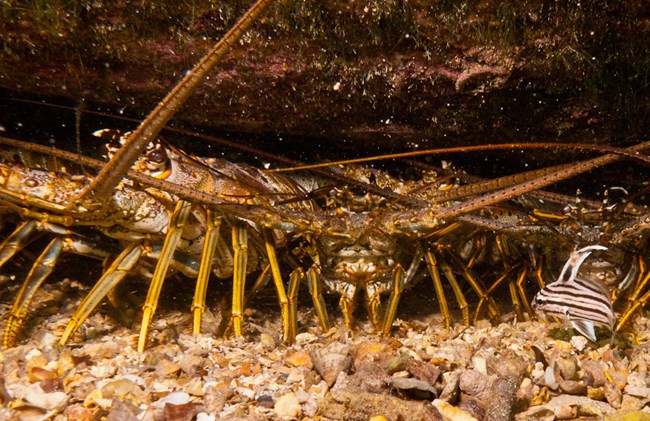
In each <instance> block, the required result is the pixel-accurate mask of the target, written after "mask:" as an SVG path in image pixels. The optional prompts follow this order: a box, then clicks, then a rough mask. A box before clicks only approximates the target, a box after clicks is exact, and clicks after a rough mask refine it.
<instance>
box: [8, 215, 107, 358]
mask: <svg viewBox="0 0 650 421" xmlns="http://www.w3.org/2000/svg"><path fill="white" fill-rule="evenodd" d="M36 229H39V230H42V231H51V232H59V233H62V232H63V233H65V237H63V238H61V237H57V238H55V239H53V240H52V241H51V242H50V243H49V244H48V245H47V246H46V247H45V249H44V250H43V252H42V253H41V255H40V256H39V257H38V258H37V259H36V261H35V262H34V264H33V266H32V269H31V270H30V272H29V274H28V275H27V277H26V278H25V281H24V282H23V285H22V287H21V289H20V291H19V292H18V295H17V296H16V298H15V300H14V304H13V307H12V309H11V311H10V312H9V317H8V319H7V324H6V326H5V334H4V341H3V346H4V347H5V348H9V347H11V346H13V345H14V344H15V341H16V337H17V336H18V333H19V332H20V329H21V328H22V326H23V323H24V319H25V317H26V316H27V310H28V308H29V305H30V303H31V301H32V298H33V297H34V294H35V293H36V291H37V290H38V288H39V287H40V286H41V285H42V284H43V282H44V281H45V280H46V279H47V277H48V276H49V275H50V274H51V273H52V271H53V270H54V268H55V266H56V264H57V262H58V260H59V258H60V256H61V253H64V252H65V253H76V254H81V255H86V256H89V257H96V258H98V259H102V258H104V257H106V256H108V254H109V252H108V251H107V250H102V249H101V248H100V247H99V246H98V245H97V244H94V243H91V242H89V241H88V240H86V239H83V238H81V237H80V236H78V235H76V234H74V233H73V232H71V231H68V230H66V229H64V228H61V227H58V226H56V225H52V224H49V223H39V222H38V221H34V220H28V221H25V222H24V223H23V224H22V225H21V226H19V227H18V228H17V229H16V230H15V231H14V232H13V233H12V234H11V235H10V236H9V238H8V239H7V240H6V241H5V242H4V243H3V245H2V247H1V248H2V250H1V251H2V252H4V253H2V254H3V256H4V258H3V260H4V262H6V261H7V260H8V259H9V258H10V257H12V256H13V255H14V254H15V253H16V252H17V251H18V250H20V248H21V247H22V246H24V244H25V242H26V241H27V240H28V239H29V237H30V234H32V233H33V231H34V230H36ZM4 262H3V263H4ZM0 266H2V265H1V264H0Z"/></svg>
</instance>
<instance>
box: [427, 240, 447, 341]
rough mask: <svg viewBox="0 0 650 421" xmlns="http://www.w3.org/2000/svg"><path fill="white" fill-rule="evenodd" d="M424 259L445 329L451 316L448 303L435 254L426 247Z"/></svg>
mask: <svg viewBox="0 0 650 421" xmlns="http://www.w3.org/2000/svg"><path fill="white" fill-rule="evenodd" d="M424 259H425V260H426V262H427V268H428V269H429V274H430V275H431V279H432V280H433V287H434V289H435V290H436V297H438V303H439V304H440V313H441V314H442V320H443V322H444V324H445V329H450V328H451V317H450V316H449V305H448V304H447V297H445V291H444V290H443V289H442V281H441V280H440V271H438V262H437V261H436V256H435V254H433V252H432V251H431V250H429V249H427V250H426V252H425V253H424Z"/></svg>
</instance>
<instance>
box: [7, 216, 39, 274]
mask: <svg viewBox="0 0 650 421" xmlns="http://www.w3.org/2000/svg"><path fill="white" fill-rule="evenodd" d="M37 226H38V221H36V220H34V219H28V220H26V221H25V222H23V223H22V224H21V225H20V226H19V227H18V228H17V229H16V230H15V231H14V232H12V233H11V235H9V237H7V239H6V240H4V241H3V242H2V244H0V267H2V265H4V264H5V263H6V262H7V260H9V259H11V258H12V257H13V256H14V255H15V254H16V253H17V252H18V250H20V249H22V248H23V246H24V245H25V243H26V242H27V240H28V239H29V237H30V236H31V235H32V233H33V232H34V230H35V229H36V228H37Z"/></svg>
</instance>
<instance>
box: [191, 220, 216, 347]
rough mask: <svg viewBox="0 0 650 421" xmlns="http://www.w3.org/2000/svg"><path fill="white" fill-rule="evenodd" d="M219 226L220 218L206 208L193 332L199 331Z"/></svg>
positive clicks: (193, 307) (194, 304)
mask: <svg viewBox="0 0 650 421" xmlns="http://www.w3.org/2000/svg"><path fill="white" fill-rule="evenodd" d="M220 228H221V218H220V217H219V216H217V214H216V213H215V212H213V211H212V210H211V209H207V210H206V232H205V241H204V243H203V251H202V253H201V266H200V268H199V274H198V276H197V277H196V290H195V291H194V300H193V301H192V314H193V317H194V324H193V329H192V331H193V333H194V335H199V334H200V333H201V316H202V315H203V311H204V309H205V295H206V293H207V290H208V280H209V278H210V273H211V271H212V262H213V256H214V254H215V251H216V249H217V244H218V243H219V229H220Z"/></svg>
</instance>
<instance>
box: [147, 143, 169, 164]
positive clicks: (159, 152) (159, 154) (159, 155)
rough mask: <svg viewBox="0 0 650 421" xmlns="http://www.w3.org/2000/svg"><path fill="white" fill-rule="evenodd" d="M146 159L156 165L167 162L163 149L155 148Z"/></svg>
mask: <svg viewBox="0 0 650 421" xmlns="http://www.w3.org/2000/svg"><path fill="white" fill-rule="evenodd" d="M147 158H148V159H149V160H150V161H152V162H155V163H157V164H162V163H164V162H167V152H165V150H164V149H163V148H160V147H159V148H156V149H154V150H152V151H151V152H149V153H148V154H147Z"/></svg>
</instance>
